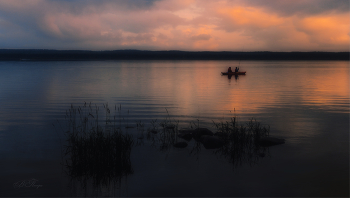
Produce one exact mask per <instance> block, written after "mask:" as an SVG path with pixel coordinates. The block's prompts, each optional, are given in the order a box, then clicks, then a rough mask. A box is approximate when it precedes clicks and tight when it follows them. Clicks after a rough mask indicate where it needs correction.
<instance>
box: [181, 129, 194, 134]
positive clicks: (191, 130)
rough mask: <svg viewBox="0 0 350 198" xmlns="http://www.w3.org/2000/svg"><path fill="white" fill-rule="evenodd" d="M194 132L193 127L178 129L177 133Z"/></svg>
mask: <svg viewBox="0 0 350 198" xmlns="http://www.w3.org/2000/svg"><path fill="white" fill-rule="evenodd" d="M193 132H194V130H193V129H180V130H179V133H180V134H192V133H193Z"/></svg>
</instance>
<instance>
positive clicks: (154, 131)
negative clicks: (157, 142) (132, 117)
mask: <svg viewBox="0 0 350 198" xmlns="http://www.w3.org/2000/svg"><path fill="white" fill-rule="evenodd" d="M150 132H151V133H153V134H157V133H158V131H157V130H151V131H150Z"/></svg>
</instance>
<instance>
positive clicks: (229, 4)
mask: <svg viewBox="0 0 350 198" xmlns="http://www.w3.org/2000/svg"><path fill="white" fill-rule="evenodd" d="M84 2H85V3H83V2H82V1H53V0H23V1H21V2H20V3H19V2H18V1H13V0H10V1H6V0H3V1H0V28H6V31H3V33H2V34H1V31H0V34H1V35H2V37H0V39H13V40H12V43H13V46H15V47H16V46H21V43H20V41H23V39H22V40H21V38H24V37H26V38H30V37H31V38H32V39H29V41H27V42H28V43H27V44H28V45H29V46H31V48H39V47H40V48H58V49H72V48H73V49H82V48H86V47H89V49H125V48H138V49H161V50H177V49H179V50H196V51H198V50H232V51H237V50H238V51H239V50H252V51H256V50H264V51H265V50H268V51H348V44H349V38H350V36H349V24H350V23H349V11H344V10H343V9H340V8H339V7H340V6H333V7H332V8H330V9H329V10H327V6H326V5H328V3H327V1H323V0H322V2H323V4H324V5H323V6H322V5H318V7H317V8H312V7H310V6H312V5H310V4H309V3H305V2H304V1H296V2H294V1H282V2H278V3H276V4H273V3H272V1H268V2H267V3H266V4H262V3H261V2H260V1H255V0H247V1H242V0H236V1H230V0H220V1H209V0H162V1H149V3H145V2H144V1H140V2H143V3H141V4H140V3H139V2H138V1H137V0H135V1H110V0H105V1H92V0H87V1H84ZM302 7H305V9H303V10H298V9H301V8H302ZM335 9H340V12H336V11H334V10H335ZM281 10H284V12H282V11H281ZM300 13H302V14H300ZM13 31H17V32H19V33H17V34H16V35H18V38H17V39H15V36H13V35H11V34H10V32H13ZM23 35H26V36H24V37H23ZM27 40H28V39H27ZM30 40H33V43H30ZM34 41H35V43H34ZM0 42H1V40H0ZM8 43H9V45H10V46H11V44H10V43H11V42H8Z"/></svg>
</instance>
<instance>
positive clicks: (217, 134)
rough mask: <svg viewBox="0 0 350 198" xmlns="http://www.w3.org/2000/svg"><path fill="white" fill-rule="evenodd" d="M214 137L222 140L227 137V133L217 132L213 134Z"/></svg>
mask: <svg viewBox="0 0 350 198" xmlns="http://www.w3.org/2000/svg"><path fill="white" fill-rule="evenodd" d="M214 135H215V136H218V137H222V138H225V137H227V136H228V134H227V133H224V132H217V133H215V134H214Z"/></svg>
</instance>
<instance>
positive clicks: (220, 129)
mask: <svg viewBox="0 0 350 198" xmlns="http://www.w3.org/2000/svg"><path fill="white" fill-rule="evenodd" d="M213 123H214V126H215V127H216V130H217V132H216V133H215V135H216V136H219V137H221V138H222V140H223V141H224V144H223V146H222V147H221V148H220V149H218V150H217V151H215V153H216V154H219V155H221V156H224V157H225V158H227V159H228V160H229V161H230V162H231V163H232V164H234V165H238V164H241V163H243V162H248V163H250V164H252V163H256V162H257V161H258V160H259V158H260V157H264V156H265V155H266V151H267V149H268V148H267V147H262V146H261V145H260V144H259V141H260V140H261V139H262V138H265V137H268V136H269V131H270V126H268V125H267V126H263V125H262V124H261V123H260V122H257V121H256V120H255V119H253V118H252V119H250V120H249V121H248V122H247V123H245V124H241V125H239V124H238V123H236V118H235V117H234V118H231V120H230V122H228V121H226V122H220V123H215V122H214V121H213Z"/></svg>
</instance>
